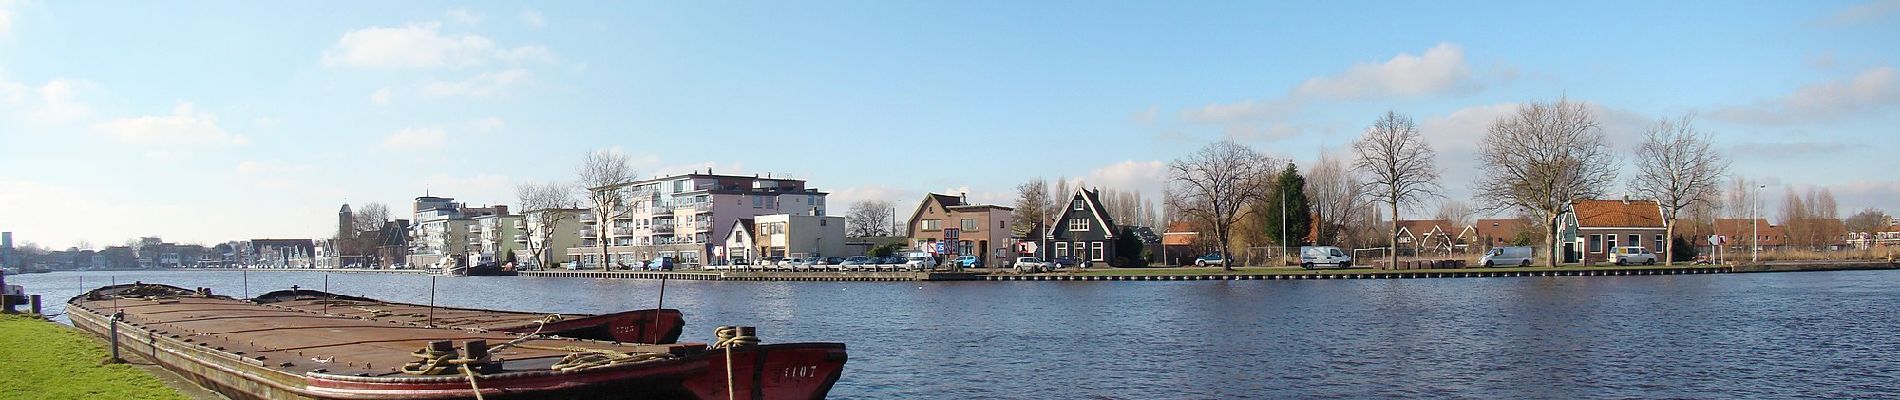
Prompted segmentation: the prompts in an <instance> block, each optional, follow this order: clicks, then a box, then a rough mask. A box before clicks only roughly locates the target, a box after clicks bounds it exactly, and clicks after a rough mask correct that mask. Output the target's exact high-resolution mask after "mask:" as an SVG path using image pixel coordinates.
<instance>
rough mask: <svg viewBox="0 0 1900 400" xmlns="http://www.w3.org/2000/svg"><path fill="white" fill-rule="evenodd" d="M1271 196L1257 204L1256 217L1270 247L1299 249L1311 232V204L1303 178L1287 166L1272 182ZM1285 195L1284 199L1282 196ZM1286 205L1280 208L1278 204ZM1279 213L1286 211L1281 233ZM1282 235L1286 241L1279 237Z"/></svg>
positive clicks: (1292, 167) (1291, 167)
mask: <svg viewBox="0 0 1900 400" xmlns="http://www.w3.org/2000/svg"><path fill="white" fill-rule="evenodd" d="M1272 188H1273V193H1268V194H1267V196H1266V198H1264V199H1262V201H1261V202H1260V206H1259V207H1260V208H1259V209H1258V212H1256V213H1254V214H1255V215H1259V216H1260V222H1261V224H1260V226H1261V228H1262V229H1264V230H1266V236H1267V238H1268V239H1270V240H1272V241H1273V243H1275V244H1279V245H1282V246H1300V245H1305V244H1306V243H1307V240H1306V238H1307V235H1308V234H1309V233H1311V232H1312V229H1313V212H1312V210H1313V202H1312V201H1310V200H1308V199H1307V198H1306V177H1304V176H1301V175H1300V170H1299V168H1298V167H1295V166H1293V164H1291V163H1288V164H1287V165H1286V169H1283V170H1280V175H1279V177H1277V178H1275V179H1274V184H1273V186H1272ZM1282 195H1284V196H1282ZM1283 200H1284V201H1285V202H1286V206H1285V207H1281V201H1283ZM1282 210H1284V211H1285V214H1284V215H1285V216H1286V217H1285V219H1284V221H1286V229H1285V230H1282V229H1280V222H1281V221H1283V220H1282V219H1281V215H1282ZM1282 232H1284V233H1285V235H1286V237H1281V233H1282Z"/></svg>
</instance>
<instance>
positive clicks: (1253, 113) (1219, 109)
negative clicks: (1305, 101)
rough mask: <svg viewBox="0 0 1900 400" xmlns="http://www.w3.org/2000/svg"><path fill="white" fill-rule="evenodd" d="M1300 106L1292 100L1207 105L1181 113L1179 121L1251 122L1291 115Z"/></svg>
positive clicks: (1299, 103) (1245, 101)
mask: <svg viewBox="0 0 1900 400" xmlns="http://www.w3.org/2000/svg"><path fill="white" fill-rule="evenodd" d="M1300 106H1301V102H1300V101H1298V100H1294V99H1274V100H1265V101H1256V100H1244V101H1240V102H1234V103H1227V104H1220V103H1209V104H1207V105H1204V106H1201V108H1196V109H1188V110H1183V111H1181V119H1184V120H1187V121H1188V122H1195V123H1227V122H1236V121H1253V120H1262V119H1271V118H1279V117H1282V116H1287V115H1292V114H1293V113H1295V112H1299V111H1300Z"/></svg>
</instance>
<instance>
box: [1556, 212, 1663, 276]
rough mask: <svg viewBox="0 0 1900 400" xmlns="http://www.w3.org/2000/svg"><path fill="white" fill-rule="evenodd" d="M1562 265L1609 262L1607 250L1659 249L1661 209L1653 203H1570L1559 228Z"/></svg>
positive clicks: (1660, 249)
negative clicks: (1629, 247)
mask: <svg viewBox="0 0 1900 400" xmlns="http://www.w3.org/2000/svg"><path fill="white" fill-rule="evenodd" d="M1561 231H1562V232H1563V237H1564V240H1562V241H1561V242H1562V243H1563V244H1564V253H1565V262H1581V263H1584V264H1586V265H1588V264H1596V263H1601V262H1607V261H1609V255H1610V250H1611V249H1615V248H1617V247H1628V246H1641V247H1643V248H1646V249H1649V251H1651V252H1655V253H1658V254H1657V256H1656V257H1657V258H1661V257H1662V255H1661V254H1660V253H1662V248H1663V240H1665V239H1664V238H1663V235H1664V229H1663V216H1662V207H1661V206H1658V205H1657V204H1656V202H1655V201H1653V200H1630V199H1623V200H1574V201H1571V202H1570V206H1569V212H1568V213H1566V214H1564V218H1563V226H1562V228H1561Z"/></svg>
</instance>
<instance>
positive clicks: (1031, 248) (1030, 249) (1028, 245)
mask: <svg viewBox="0 0 1900 400" xmlns="http://www.w3.org/2000/svg"><path fill="white" fill-rule="evenodd" d="M1016 248H1018V249H1022V252H1024V253H1035V252H1036V242H1028V241H1025V242H1019V243H1016Z"/></svg>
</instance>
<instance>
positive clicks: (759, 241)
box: [752, 214, 845, 258]
mask: <svg viewBox="0 0 1900 400" xmlns="http://www.w3.org/2000/svg"><path fill="white" fill-rule="evenodd" d="M752 225H753V227H754V228H755V230H756V232H754V235H755V236H753V246H756V247H754V248H755V249H757V252H756V253H754V254H758V256H759V257H760V258H763V257H841V256H845V251H844V249H845V237H844V217H829V216H823V215H794V214H772V215H760V216H757V217H753V218H752Z"/></svg>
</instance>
